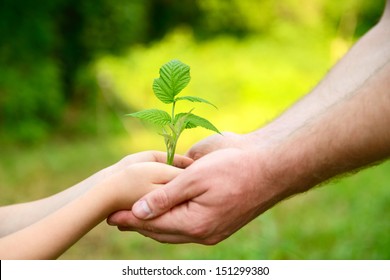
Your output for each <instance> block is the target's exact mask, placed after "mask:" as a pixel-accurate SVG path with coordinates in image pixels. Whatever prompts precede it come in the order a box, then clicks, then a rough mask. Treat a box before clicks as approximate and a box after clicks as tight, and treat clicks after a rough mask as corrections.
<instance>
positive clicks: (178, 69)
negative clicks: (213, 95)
mask: <svg viewBox="0 0 390 280" xmlns="http://www.w3.org/2000/svg"><path fill="white" fill-rule="evenodd" d="M190 79H191V77H190V67H189V66H188V65H186V64H184V63H182V62H181V61H179V60H176V59H175V60H171V61H169V62H168V63H166V64H164V65H163V66H162V67H161V68H160V77H159V78H157V79H154V81H153V92H154V94H155V96H156V97H157V98H158V99H159V100H160V101H161V102H163V103H165V104H172V108H171V112H170V113H167V112H165V111H162V110H159V109H147V110H143V111H139V112H135V113H131V114H128V115H127V116H131V117H135V118H139V119H141V120H144V121H147V122H149V123H152V124H154V125H156V126H157V127H159V128H160V129H161V133H159V134H160V135H162V136H163V137H164V141H165V145H166V148H167V163H168V164H170V165H172V164H173V157H174V155H175V151H176V146H177V141H178V139H179V137H180V135H181V133H182V132H183V131H184V130H185V129H189V128H195V127H198V126H200V127H203V128H206V129H209V130H212V131H215V132H217V133H220V132H219V130H218V129H217V128H216V127H215V126H214V125H213V124H212V123H211V122H209V121H208V120H206V119H204V118H202V117H199V116H197V115H194V114H193V113H192V111H193V110H194V109H192V110H190V111H189V112H185V113H176V112H175V108H176V104H177V102H179V101H190V102H200V103H206V104H209V105H211V106H213V107H215V106H214V105H213V104H211V103H210V102H209V101H207V100H205V99H203V98H200V97H196V96H181V97H177V95H178V94H179V93H180V92H181V91H182V90H183V89H184V88H185V87H186V86H187V85H188V83H189V82H190Z"/></svg>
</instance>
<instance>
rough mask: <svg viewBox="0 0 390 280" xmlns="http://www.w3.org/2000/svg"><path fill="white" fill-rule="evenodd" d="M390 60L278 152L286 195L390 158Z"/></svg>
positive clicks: (278, 172)
mask: <svg viewBox="0 0 390 280" xmlns="http://www.w3.org/2000/svg"><path fill="white" fill-rule="evenodd" d="M389 124H390V62H389V61H388V62H387V64H385V65H384V66H383V67H382V68H380V69H378V70H377V71H376V72H375V73H373V75H372V76H371V78H369V79H368V80H367V81H366V82H365V83H364V84H363V85H362V86H361V87H360V88H359V89H357V90H356V91H355V92H353V93H352V94H350V95H348V96H347V97H345V98H344V99H342V100H340V101H339V102H337V103H335V104H333V106H331V107H329V108H328V110H327V111H326V112H323V113H322V114H320V115H319V116H316V118H314V119H313V120H312V121H311V122H309V123H307V124H306V125H305V126H302V127H301V128H300V129H298V130H296V131H295V132H294V133H293V134H292V135H291V136H290V137H289V138H287V139H285V140H284V141H283V142H282V143H281V144H280V146H279V147H274V148H273V153H272V160H271V161H270V165H272V166H269V170H273V171H275V173H274V174H273V176H274V178H277V182H278V184H277V185H278V188H279V189H280V191H282V192H284V194H285V196H288V195H291V194H294V193H299V192H302V191H305V190H307V189H309V188H311V187H313V186H315V185H317V184H318V183H321V182H323V181H325V180H327V179H329V178H331V177H334V176H336V175H339V174H343V173H346V172H350V171H353V170H356V169H358V168H361V167H364V166H366V165H369V164H373V163H376V162H378V161H381V160H384V159H387V158H388V157H389V156H390V144H389V143H390V130H389Z"/></svg>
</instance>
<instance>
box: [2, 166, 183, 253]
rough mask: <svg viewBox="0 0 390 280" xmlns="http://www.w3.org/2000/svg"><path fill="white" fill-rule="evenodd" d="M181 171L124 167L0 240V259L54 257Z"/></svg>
mask: <svg viewBox="0 0 390 280" xmlns="http://www.w3.org/2000/svg"><path fill="white" fill-rule="evenodd" d="M180 172H181V169H178V168H175V167H171V166H168V165H166V164H161V163H156V162H148V163H139V164H134V165H130V166H129V167H126V168H123V169H122V170H121V171H119V172H117V173H115V174H113V175H112V176H110V177H109V178H107V179H106V180H104V181H103V182H101V183H98V184H97V185H96V186H94V187H93V188H91V189H90V190H88V191H87V192H85V193H84V194H82V195H81V196H79V197H78V198H76V199H74V200H73V201H71V202H70V203H68V204H66V205H65V206H63V207H62V208H60V209H58V210H57V211H55V212H53V213H51V214H49V215H47V216H46V217H45V218H43V219H41V220H39V221H38V222H36V223H34V224H31V225H30V226H28V227H26V228H23V229H21V230H19V231H17V232H15V233H13V234H10V235H7V236H5V237H3V238H2V239H0V259H54V258H57V257H59V256H60V255H61V254H62V253H63V252H65V251H66V250H67V249H68V248H69V247H71V246H72V245H73V244H74V243H75V242H77V241H78V240H79V239H80V238H81V237H82V236H84V235H85V234H86V233H88V231H90V230H91V229H92V228H93V227H95V226H96V225H98V224H99V223H100V222H101V221H103V220H104V219H105V218H106V217H107V216H108V215H109V214H111V213H112V212H114V211H118V210H120V209H131V207H132V204H133V203H134V201H136V200H137V199H138V198H139V197H141V196H142V195H144V194H145V193H147V192H148V191H150V190H152V189H154V188H156V187H158V186H159V185H161V184H165V183H167V182H169V181H170V180H171V179H173V178H174V177H175V176H176V175H178V174H179V173H180Z"/></svg>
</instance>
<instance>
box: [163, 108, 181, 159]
mask: <svg viewBox="0 0 390 280" xmlns="http://www.w3.org/2000/svg"><path fill="white" fill-rule="evenodd" d="M175 106H176V101H173V103H172V123H171V126H170V129H171V131H172V134H171V135H172V138H171V140H168V141H166V146H167V164H169V165H173V159H174V157H175V151H176V145H177V140H178V138H179V135H177V133H176V131H175Z"/></svg>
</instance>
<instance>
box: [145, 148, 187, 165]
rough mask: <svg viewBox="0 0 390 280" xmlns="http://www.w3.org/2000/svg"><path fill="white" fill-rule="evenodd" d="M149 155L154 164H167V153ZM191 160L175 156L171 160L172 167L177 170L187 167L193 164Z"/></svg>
mask: <svg viewBox="0 0 390 280" xmlns="http://www.w3.org/2000/svg"><path fill="white" fill-rule="evenodd" d="M151 155H152V156H153V160H154V161H156V162H161V163H167V153H164V152H159V151H152V152H151ZM193 161H194V160H193V159H191V158H189V157H186V156H182V155H178V154H175V155H174V158H173V165H174V166H176V167H179V168H186V167H187V166H189V165H191V163H193Z"/></svg>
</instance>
